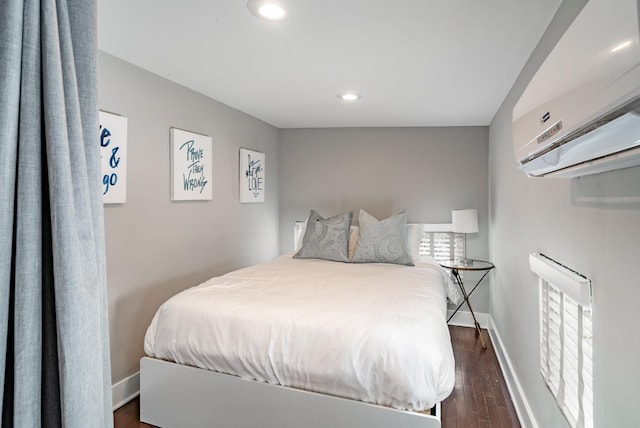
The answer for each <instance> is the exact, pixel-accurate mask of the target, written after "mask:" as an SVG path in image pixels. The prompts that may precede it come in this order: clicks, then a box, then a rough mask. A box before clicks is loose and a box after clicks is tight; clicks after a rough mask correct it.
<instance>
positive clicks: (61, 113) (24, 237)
mask: <svg viewBox="0 0 640 428" xmlns="http://www.w3.org/2000/svg"><path fill="white" fill-rule="evenodd" d="M96 13H97V11H96V3H95V0H66V1H65V0H38V1H35V0H22V1H19V0H2V2H1V3H0V22H2V23H3V24H2V25H1V26H0V76H2V77H1V79H2V80H1V81H0V100H2V103H0V364H1V366H0V380H2V385H3V388H2V389H0V394H1V397H2V399H1V400H0V406H2V426H3V427H5V426H6V427H13V426H15V427H25V428H26V427H29V428H32V427H37V426H43V427H49V426H51V427H57V426H63V427H88V426H91V427H111V426H112V425H113V422H112V421H113V417H112V413H111V375H110V365H109V337H108V319H107V296H106V273H105V261H104V257H105V255H104V229H103V217H102V200H101V193H100V188H99V183H100V158H99V156H100V153H99V146H98V144H97V136H98V103H97V89H96V88H97V84H96V83H97V82H96V76H97V71H96V62H97V43H96Z"/></svg>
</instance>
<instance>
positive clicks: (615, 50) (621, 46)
mask: <svg viewBox="0 0 640 428" xmlns="http://www.w3.org/2000/svg"><path fill="white" fill-rule="evenodd" d="M630 45H631V40H627V41H626V42H623V43H620V44H619V45H618V46H616V47H615V48H613V49H611V52H612V53H613V52H618V51H619V50H622V49H624V48H626V47H628V46H630Z"/></svg>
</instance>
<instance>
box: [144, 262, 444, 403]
mask: <svg viewBox="0 0 640 428" xmlns="http://www.w3.org/2000/svg"><path fill="white" fill-rule="evenodd" d="M448 288H449V291H450V292H453V291H455V288H454V287H453V286H452V284H450V282H449V278H448V276H447V274H446V272H445V271H444V270H443V269H442V268H441V267H440V266H438V265H437V264H436V263H435V262H425V263H418V264H417V265H416V266H415V267H408V266H398V265H389V264H350V263H338V262H331V261H325V260H308V259H305V260H301V259H293V258H291V256H281V257H279V258H276V259H275V260H273V261H271V262H267V263H263V264H260V265H256V266H251V267H248V268H245V269H240V270H238V271H234V272H231V273H228V274H226V275H224V276H221V277H217V278H212V279H210V280H208V281H206V282H204V283H202V284H201V285H199V286H197V287H193V288H190V289H188V290H185V291H183V292H181V293H179V294H177V295H175V296H174V297H172V298H171V299H169V300H168V301H167V302H166V303H164V304H163V305H162V306H161V307H160V309H158V312H157V313H156V315H155V317H154V318H153V321H152V323H151V325H150V326H149V329H148V330H147V334H146V336H145V343H144V349H145V352H146V353H147V355H149V356H151V357H155V358H159V359H163V360H169V361H174V362H177V363H180V364H186V365H191V366H196V367H201V368H206V369H210V370H215V371H218V372H222V373H228V374H234V375H237V376H240V377H242V378H246V379H255V380H259V381H264V382H269V383H271V384H280V385H285V386H289V387H294V388H299V389H305V390H310V391H316V392H321V393H326V394H331V395H335V396H341V397H346V398H352V399H356V400H361V401H365V402H369V403H375V404H380V405H384V406H390V407H394V408H399V409H408V410H416V411H420V410H424V409H427V408H429V407H431V406H433V405H434V404H435V403H437V402H440V401H442V400H443V399H444V398H446V397H447V396H448V395H449V394H450V392H451V390H452V388H453V386H454V383H455V367H454V358H453V351H452V348H451V342H450V336H449V331H448V328H447V324H446V295H447V290H448ZM452 297H454V296H452ZM454 299H455V297H454Z"/></svg>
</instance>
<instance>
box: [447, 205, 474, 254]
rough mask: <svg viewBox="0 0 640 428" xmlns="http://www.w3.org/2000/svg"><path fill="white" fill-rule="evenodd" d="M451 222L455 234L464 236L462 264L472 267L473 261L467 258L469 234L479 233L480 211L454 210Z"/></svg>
mask: <svg viewBox="0 0 640 428" xmlns="http://www.w3.org/2000/svg"><path fill="white" fill-rule="evenodd" d="M451 220H452V223H453V227H452V229H453V233H462V234H464V258H463V259H460V263H462V264H463V265H470V264H471V263H473V260H472V259H468V258H467V233H478V210H476V209H468V210H453V211H451Z"/></svg>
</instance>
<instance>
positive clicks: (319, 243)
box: [293, 210, 353, 262]
mask: <svg viewBox="0 0 640 428" xmlns="http://www.w3.org/2000/svg"><path fill="white" fill-rule="evenodd" d="M352 217H353V212H351V211H349V212H346V213H343V214H338V215H335V216H333V217H330V218H327V219H325V218H322V216H320V214H318V213H317V212H316V211H314V210H311V213H310V214H309V219H308V220H307V228H306V230H305V232H304V237H303V238H302V247H300V249H299V250H298V252H297V253H296V254H295V255H294V256H293V257H296V258H300V259H325V260H333V261H336V262H348V261H349V249H348V244H349V226H351V219H352Z"/></svg>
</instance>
